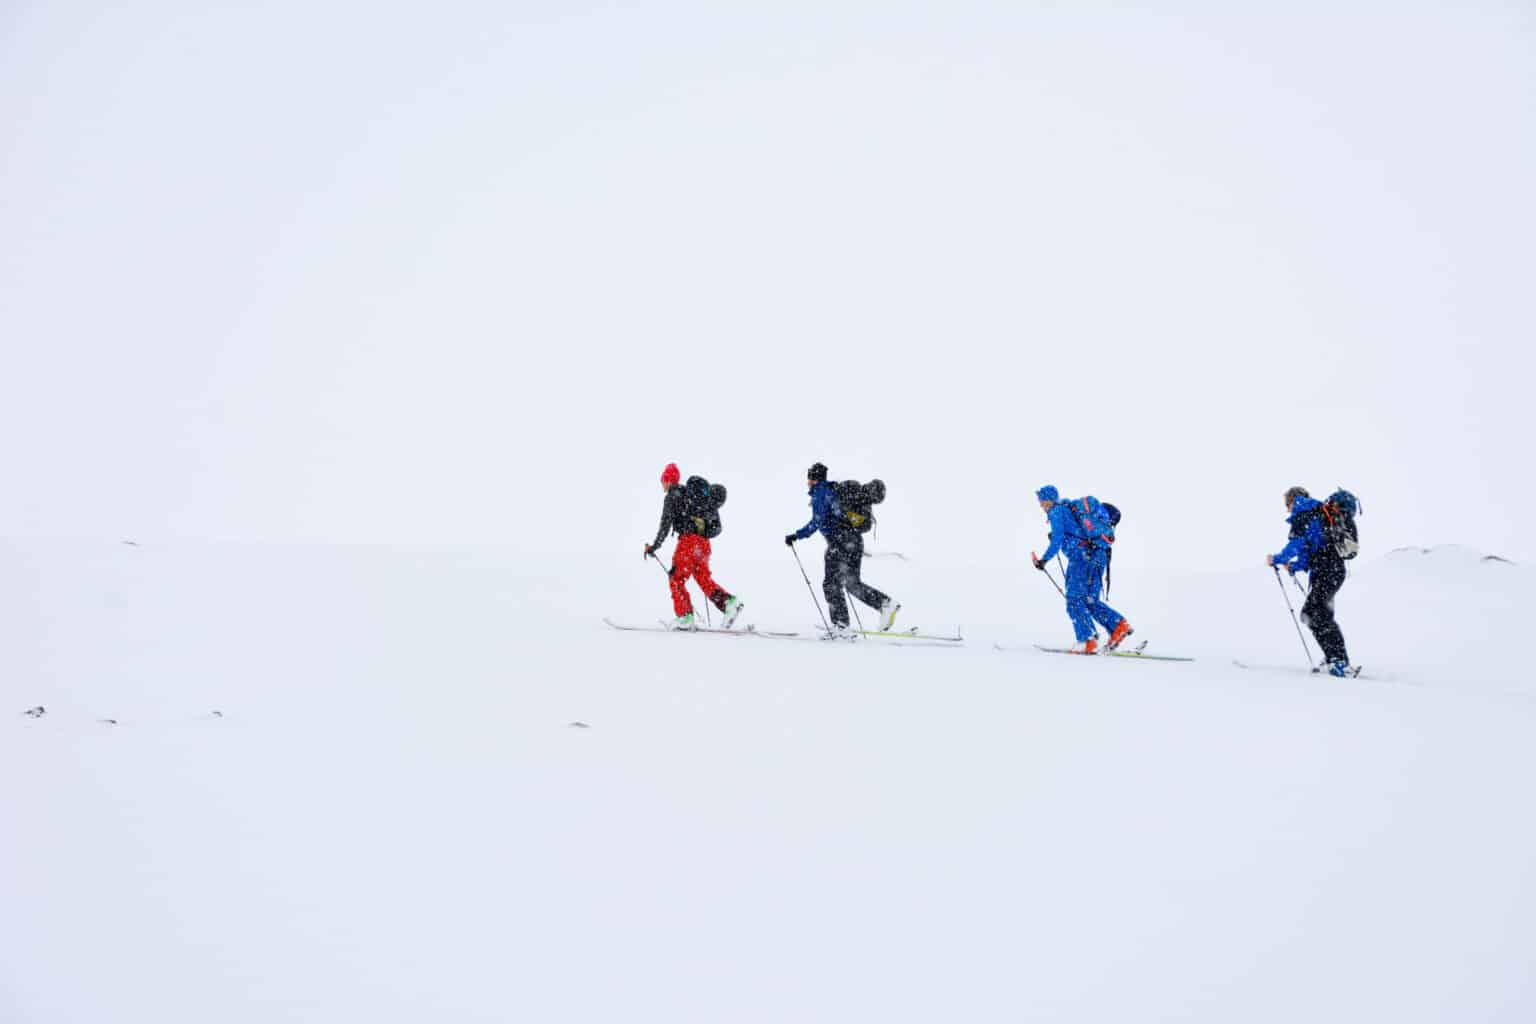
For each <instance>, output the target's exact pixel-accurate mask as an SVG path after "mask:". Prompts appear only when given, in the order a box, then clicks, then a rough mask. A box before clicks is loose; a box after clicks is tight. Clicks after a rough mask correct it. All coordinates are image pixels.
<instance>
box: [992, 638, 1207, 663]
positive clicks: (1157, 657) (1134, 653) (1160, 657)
mask: <svg viewBox="0 0 1536 1024" xmlns="http://www.w3.org/2000/svg"><path fill="white" fill-rule="evenodd" d="M992 646H993V647H994V648H996V649H997V650H999V651H1022V650H1023V649H1024V648H1022V647H1005V646H1003V645H1002V644H993V645H992ZM1031 646H1032V647H1033V648H1034V649H1035V650H1037V651H1044V652H1045V653H1046V654H1072V655H1076V656H1078V657H1080V658H1135V659H1137V660H1138V661H1194V660H1195V659H1194V658H1185V657H1181V656H1178V655H1173V654H1148V653H1146V646H1147V642H1146V641H1145V640H1143V641H1142V642H1141V643H1139V644H1137V645H1136V646H1135V647H1133V648H1131V649H1130V650H1128V651H1095V652H1093V653H1092V654H1083V653H1082V652H1081V651H1074V650H1072V649H1071V648H1070V647H1046V646H1045V645H1044V644H1032V645H1031Z"/></svg>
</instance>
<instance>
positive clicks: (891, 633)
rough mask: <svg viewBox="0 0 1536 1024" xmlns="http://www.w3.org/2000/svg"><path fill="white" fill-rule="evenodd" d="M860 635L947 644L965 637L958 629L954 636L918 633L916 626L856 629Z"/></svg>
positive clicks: (955, 642)
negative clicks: (939, 641)
mask: <svg viewBox="0 0 1536 1024" xmlns="http://www.w3.org/2000/svg"><path fill="white" fill-rule="evenodd" d="M854 632H855V633H858V634H859V635H860V636H874V637H881V638H882V639H887V640H941V641H943V642H944V643H947V644H958V643H964V642H965V638H964V637H962V636H961V635H960V630H959V628H958V627H957V628H956V629H955V635H954V636H939V635H937V634H934V633H920V632H918V628H917V627H916V626H913V627H911V628H910V629H856V630H854Z"/></svg>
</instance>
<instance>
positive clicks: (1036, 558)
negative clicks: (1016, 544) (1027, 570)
mask: <svg viewBox="0 0 1536 1024" xmlns="http://www.w3.org/2000/svg"><path fill="white" fill-rule="evenodd" d="M1029 560H1030V561H1032V562H1038V561H1040V557H1039V556H1038V555H1036V554H1035V553H1034V552H1033V551H1031V552H1030V553H1029ZM1041 572H1043V573H1045V578H1046V579H1048V580H1050V581H1051V586H1053V587H1055V588H1056V593H1058V594H1060V595H1061V599H1062V600H1063V601H1065V600H1066V599H1067V592H1066V591H1065V590H1062V589H1061V584H1060V583H1057V582H1056V577H1055V576H1052V575H1051V570H1050V567H1049V566H1046V567H1045V568H1044V569H1042V570H1041Z"/></svg>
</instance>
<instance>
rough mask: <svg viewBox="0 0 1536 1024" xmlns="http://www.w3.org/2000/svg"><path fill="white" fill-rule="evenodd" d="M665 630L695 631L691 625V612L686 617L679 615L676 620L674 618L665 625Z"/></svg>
mask: <svg viewBox="0 0 1536 1024" xmlns="http://www.w3.org/2000/svg"><path fill="white" fill-rule="evenodd" d="M667 628H668V629H695V628H697V627H695V626H694V624H693V612H689V613H688V614H687V615H679V616H678V617H677V618H675V619H673V620H672V621H671V622H669V623H667Z"/></svg>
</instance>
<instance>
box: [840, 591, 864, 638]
mask: <svg viewBox="0 0 1536 1024" xmlns="http://www.w3.org/2000/svg"><path fill="white" fill-rule="evenodd" d="M843 600H844V601H847V602H848V607H849V608H852V609H853V621H854V622H857V623H858V624H859V632H860V633H862V632H864V620H863V619H861V618H859V606H858V605H856V604H854V603H853V595H852V594H850V593H848V591H846V590H844V591H843Z"/></svg>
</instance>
